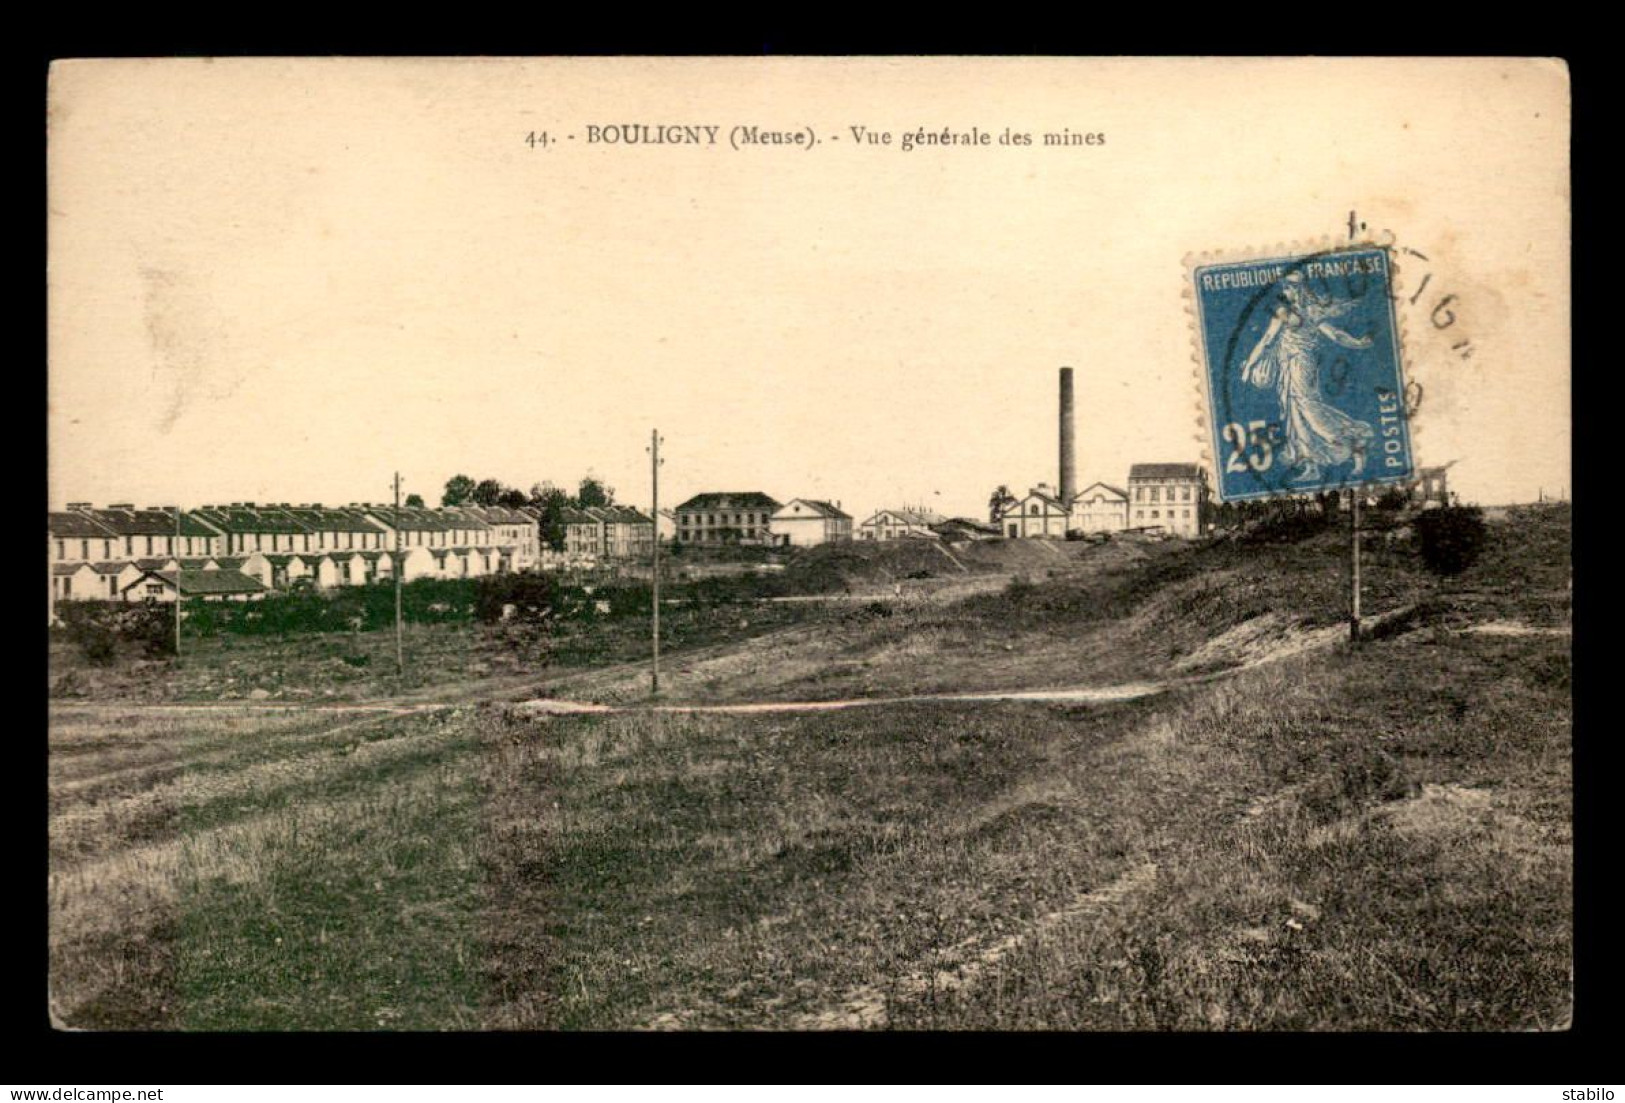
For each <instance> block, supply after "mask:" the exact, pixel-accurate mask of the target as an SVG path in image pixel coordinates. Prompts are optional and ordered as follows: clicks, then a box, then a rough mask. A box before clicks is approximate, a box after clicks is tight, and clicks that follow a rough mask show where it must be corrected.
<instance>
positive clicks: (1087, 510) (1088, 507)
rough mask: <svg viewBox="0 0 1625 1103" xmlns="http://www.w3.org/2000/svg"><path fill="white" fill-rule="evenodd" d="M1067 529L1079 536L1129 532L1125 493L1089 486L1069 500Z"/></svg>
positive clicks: (1103, 486)
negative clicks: (1069, 509)
mask: <svg viewBox="0 0 1625 1103" xmlns="http://www.w3.org/2000/svg"><path fill="white" fill-rule="evenodd" d="M1071 514H1072V515H1071V520H1070V521H1069V522H1068V528H1072V529H1077V530H1078V531H1079V532H1121V531H1123V530H1124V529H1126V528H1128V491H1126V490H1123V489H1122V488H1120V487H1115V486H1112V485H1111V484H1110V483H1091V484H1090V485H1088V486H1086V487H1084V488H1083V489H1082V490H1080V491H1079V492H1078V495H1077V497H1075V498H1073V499H1072V510H1071Z"/></svg>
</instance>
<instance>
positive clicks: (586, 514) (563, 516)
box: [559, 506, 603, 525]
mask: <svg viewBox="0 0 1625 1103" xmlns="http://www.w3.org/2000/svg"><path fill="white" fill-rule="evenodd" d="M559 519H560V520H561V521H563V522H564V523H565V524H567V525H596V524H599V523H600V522H601V521H602V520H603V518H601V517H599V516H598V515H597V514H596V513H593V512H592V511H591V510H586V509H576V508H575V507H574V506H565V507H564V508H563V509H562V510H560V511H559Z"/></svg>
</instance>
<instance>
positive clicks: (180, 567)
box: [171, 505, 186, 663]
mask: <svg viewBox="0 0 1625 1103" xmlns="http://www.w3.org/2000/svg"><path fill="white" fill-rule="evenodd" d="M171 558H172V559H174V560H175V661H176V662H177V663H178V662H180V661H181V575H182V574H183V573H184V572H185V571H186V564H185V563H182V562H181V507H180V506H179V505H176V506H175V554H174V555H173V556H171Z"/></svg>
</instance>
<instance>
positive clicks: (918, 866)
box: [51, 507, 1572, 1030]
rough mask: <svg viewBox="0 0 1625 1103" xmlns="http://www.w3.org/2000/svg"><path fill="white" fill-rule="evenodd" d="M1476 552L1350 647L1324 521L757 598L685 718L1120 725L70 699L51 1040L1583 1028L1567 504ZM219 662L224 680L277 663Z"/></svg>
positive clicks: (513, 686) (57, 806)
mask: <svg viewBox="0 0 1625 1103" xmlns="http://www.w3.org/2000/svg"><path fill="white" fill-rule="evenodd" d="M1255 535H1256V534H1255ZM1488 537H1489V538H1488V541H1487V543H1486V545H1485V547H1484V549H1483V554H1482V555H1481V556H1480V558H1479V560H1478V561H1477V562H1476V563H1475V564H1473V565H1472V566H1470V567H1468V568H1466V569H1465V570H1464V571H1463V572H1461V574H1460V575H1458V576H1455V577H1452V578H1446V579H1439V578H1436V577H1435V576H1433V575H1432V574H1430V573H1429V572H1428V571H1427V570H1426V569H1425V568H1424V567H1423V566H1422V564H1421V563H1420V562H1419V560H1418V558H1417V554H1416V552H1415V550H1414V544H1413V543H1412V541H1411V539H1410V538H1409V537H1408V535H1405V534H1402V533H1396V535H1395V537H1394V539H1392V540H1388V539H1385V538H1383V537H1380V536H1379V537H1375V538H1373V540H1372V542H1371V544H1370V546H1369V552H1368V558H1367V567H1368V583H1369V585H1368V588H1367V591H1366V597H1367V607H1368V609H1370V610H1371V611H1372V612H1374V613H1383V612H1397V613H1398V614H1399V615H1396V616H1393V617H1390V618H1388V619H1387V620H1385V621H1381V622H1380V626H1379V630H1378V631H1376V632H1374V636H1375V637H1376V638H1374V639H1372V640H1370V641H1368V642H1366V643H1364V644H1362V645H1360V646H1358V647H1353V648H1351V647H1349V646H1348V645H1347V644H1346V643H1345V642H1344V641H1343V638H1342V634H1341V629H1340V626H1339V623H1338V621H1339V618H1340V616H1341V615H1342V606H1341V604H1340V600H1341V596H1342V594H1343V593H1344V588H1345V587H1346V579H1344V578H1343V576H1342V574H1341V572H1340V570H1339V567H1340V565H1341V558H1340V550H1341V549H1342V548H1343V542H1344V541H1346V533H1345V534H1344V535H1343V536H1339V534H1338V532H1337V531H1336V529H1335V528H1329V529H1326V530H1324V531H1320V532H1310V533H1308V534H1306V535H1303V536H1302V537H1301V538H1300V539H1296V540H1290V539H1281V540H1277V539H1274V538H1268V539H1266V538H1264V537H1262V536H1260V537H1259V538H1258V539H1256V540H1253V539H1251V538H1250V537H1247V536H1246V535H1245V534H1244V535H1242V536H1238V537H1237V538H1236V539H1234V540H1226V541H1219V542H1215V543H1213V544H1210V545H1204V546H1184V545H1177V544H1165V545H1152V546H1148V547H1146V548H1143V549H1140V550H1139V551H1136V552H1134V553H1133V554H1129V553H1128V552H1127V551H1126V550H1125V549H1124V548H1121V547H1114V546H1106V547H1102V548H1077V549H1076V552H1075V556H1074V557H1073V558H1071V559H1068V560H1066V561H1063V560H1061V559H1058V558H1056V559H1054V562H1055V563H1056V565H1057V567H1056V571H1057V573H1056V574H1055V576H1054V577H1050V576H1049V575H1048V574H1047V573H1046V572H1042V571H1038V570H1031V571H1028V572H1027V575H1028V578H1027V580H1026V581H1018V582H1014V583H1005V582H1003V581H997V580H996V586H995V588H993V589H992V590H988V591H987V592H983V593H981V594H978V595H974V596H971V597H968V598H956V597H954V596H953V595H952V594H951V593H945V594H942V595H939V596H941V597H942V598H943V600H936V599H935V597H933V599H932V600H921V601H919V602H911V601H909V600H903V601H901V602H892V603H889V604H882V605H879V606H878V608H880V609H884V610H886V612H887V614H888V615H880V614H879V613H878V612H876V611H874V610H873V609H871V608H869V607H868V606H867V605H866V604H864V603H861V602H860V603H850V604H848V605H844V606H839V607H835V608H831V609H827V610H826V609H821V608H820V609H819V610H818V611H817V612H816V615H815V614H814V613H812V612H809V611H807V609H806V607H803V606H791V607H786V608H794V609H797V610H800V612H798V613H797V614H796V615H797V616H806V617H809V618H810V619H806V620H803V621H794V622H786V626H785V627H782V628H779V629H775V630H774V631H773V632H772V633H768V634H757V633H756V627H755V625H754V624H752V626H751V627H750V628H746V629H739V628H738V627H737V626H738V623H739V619H738V618H740V608H741V607H740V606H737V605H734V606H729V610H730V617H732V618H736V619H733V620H732V624H733V625H734V630H736V631H740V632H741V633H743V634H747V635H746V637H745V638H741V639H737V640H734V641H729V640H726V639H716V638H710V639H708V640H707V647H706V649H705V650H703V651H697V650H694V649H685V648H682V647H679V648H677V649H676V650H675V651H674V652H673V656H672V661H673V672H672V673H673V681H674V685H673V694H674V696H675V697H678V698H688V699H707V700H717V701H727V700H742V699H752V700H755V699H761V698H762V697H763V696H764V695H765V696H767V697H775V696H777V697H780V698H782V699H790V698H796V697H800V698H802V699H805V698H806V697H807V696H808V694H807V693H806V692H805V691H807V690H809V689H812V690H821V691H822V692H821V693H820V694H819V695H821V696H826V697H827V696H835V695H838V694H840V693H848V692H852V691H854V690H861V689H863V688H864V687H865V686H874V687H876V688H877V691H881V692H899V691H901V692H909V691H914V690H919V689H930V688H934V687H937V686H939V685H940V684H941V683H942V681H943V679H944V678H945V677H951V678H953V679H957V683H953V682H950V684H957V687H958V688H962V689H976V688H981V687H980V686H979V685H975V684H972V683H971V682H970V681H969V679H970V677H971V672H972V671H977V670H986V671H987V672H988V677H989V678H990V679H992V680H993V681H994V682H995V683H996V684H998V685H1001V686H1005V687H1016V686H1020V685H1027V686H1040V685H1058V684H1073V685H1080V684H1090V683H1100V682H1105V681H1110V680H1119V679H1127V678H1139V679H1171V685H1170V688H1169V689H1168V690H1167V691H1166V692H1164V693H1161V694H1159V695H1155V696H1150V697H1145V698H1141V699H1139V700H1136V701H1130V702H1123V703H1118V704H1111V705H1077V704H1042V703H1031V702H1002V703H965V702H912V703H899V704H890V705H878V706H870V707H865V708H859V709H852V710H846V711H838V712H821V713H803V712H763V713H754V714H707V713H652V712H647V711H635V712H626V713H614V714H604V715H590V714H589V715H558V716H546V715H541V714H538V713H535V712H533V711H530V710H527V709H525V708H523V707H517V706H514V705H512V704H503V703H501V702H502V701H503V700H509V701H511V700H514V699H520V698H526V697H529V696H533V695H535V694H536V693H538V692H541V693H548V694H552V695H555V696H559V697H576V698H588V697H592V698H598V699H604V700H616V699H622V700H629V699H632V695H633V693H634V689H633V688H630V687H635V686H636V685H638V684H639V682H638V677H639V676H638V675H637V674H636V672H626V673H622V672H618V671H617V670H615V669H613V668H608V669H606V668H605V667H604V666H603V664H602V663H601V662H596V661H586V662H583V663H581V664H578V665H576V666H568V665H564V664H559V665H558V666H557V667H556V668H546V669H544V671H543V673H542V674H541V675H537V674H535V673H534V672H532V673H531V674H530V675H529V676H528V677H529V679H530V680H529V681H528V682H526V681H524V680H523V678H524V675H523V672H514V673H513V674H512V675H511V676H510V675H509V674H508V673H507V672H504V671H501V670H497V669H489V670H487V671H486V672H485V673H483V674H482V675H478V676H473V675H468V674H462V673H461V672H460V670H459V671H452V672H449V673H451V677H450V678H448V680H447V682H446V683H443V684H440V685H435V684H432V683H425V684H424V687H423V689H422V690H421V691H420V692H419V693H417V694H416V695H407V696H395V697H393V698H392V699H391V702H392V703H391V704H389V706H388V707H387V708H386V707H385V706H384V704H383V703H378V704H375V705H372V706H370V707H369V706H365V705H361V704H352V705H349V706H345V707H344V708H342V709H336V710H335V711H331V712H317V711H313V710H310V709H308V708H290V709H287V710H282V711H262V712H250V711H246V710H243V709H240V708H230V709H225V710H220V709H215V710H212V711H200V710H199V709H196V708H194V709H190V710H188V709H171V710H159V709H146V708H142V707H139V706H133V705H130V706H120V705H119V704H117V703H95V702H94V701H85V702H60V703H59V704H58V705H57V707H56V708H55V709H54V711H53V730H52V758H51V785H52V806H51V808H52V833H51V842H52V883H51V903H52V946H51V954H52V993H53V1004H54V1009H55V1013H56V1014H57V1015H58V1016H59V1017H60V1018H61V1019H62V1020H63V1021H65V1022H67V1023H70V1024H72V1025H75V1026H84V1027H92V1028H97V1027H99V1028H166V1027H168V1028H181V1029H320V1028H340V1029H367V1030H370V1029H467V1028H560V1029H578V1028H636V1027H654V1028H660V1027H676V1028H733V1027H777V1028H788V1029H802V1028H818V1027H892V1028H904V1029H915V1028H945V1029H960V1028H992V1029H1005V1028H1017V1029H1027V1028H1062V1029H1074V1028H1081V1029H1097V1028H1098V1029H1113V1030H1116V1029H1169V1028H1172V1029H1215V1028H1222V1029H1329V1030H1351V1029H1373V1030H1413V1029H1463V1030H1482V1029H1520V1028H1536V1029H1550V1028H1553V1027H1556V1026H1560V1025H1562V1024H1563V1023H1564V1022H1565V1021H1566V1016H1567V1014H1568V1007H1569V985H1570V971H1569V970H1570V956H1571V946H1570V930H1571V898H1572V891H1571V863H1570V856H1571V853H1572V839H1571V829H1570V755H1569V739H1570V733H1569V725H1570V660H1569V639H1568V637H1567V635H1566V634H1565V633H1564V627H1565V626H1566V624H1567V622H1568V613H1569V594H1568V514H1567V510H1566V508H1564V507H1553V508H1546V509H1538V510H1537V509H1529V510H1520V511H1513V512H1512V513H1510V514H1509V515H1508V516H1507V517H1506V518H1504V519H1498V520H1495V521H1492V522H1491V523H1490V524H1489V528H1488ZM1043 554H1045V555H1049V554H1050V553H1047V552H1046V553H1043ZM1052 558H1053V557H1052ZM882 565H885V564H884V563H883V564H882ZM871 566H872V565H871ZM866 569H867V568H866ZM888 569H889V568H888ZM956 573H958V572H956ZM968 581H975V579H974V578H968ZM923 589H925V588H924V587H923V586H922V590H923ZM983 589H984V590H986V588H985V587H984V588H983ZM745 608H749V610H750V611H749V612H748V613H747V614H745V616H744V618H743V619H749V620H754V618H755V617H756V616H757V615H758V614H759V613H762V612H764V611H769V610H772V609H775V608H779V607H776V606H773V605H757V606H754V607H745ZM787 615H788V614H787ZM635 620H636V618H635V617H632V618H628V619H627V622H628V623H629V624H630V623H632V622H633V621H635ZM617 622H618V621H617V618H613V617H611V618H608V619H605V620H603V621H600V622H597V624H596V627H597V629H598V630H600V631H601V632H604V634H608V635H611V636H613V631H612V630H609V629H610V626H612V625H613V624H615V623H617ZM717 623H718V625H719V626H720V625H721V624H723V623H725V622H723V621H720V620H719V621H718V622H717ZM505 628H506V626H494V627H492V628H480V627H478V626H474V625H468V626H463V627H453V626H438V627H436V626H421V627H420V628H419V629H418V631H419V633H420V634H421V635H420V637H419V638H418V639H417V641H416V646H419V647H421V648H425V649H427V648H429V647H431V646H435V647H439V646H444V648H445V651H444V655H445V658H446V661H447V662H448V663H450V662H453V661H455V656H456V655H457V654H458V653H459V650H460V648H461V647H463V646H465V645H466V644H467V643H468V642H470V641H471V640H474V639H477V638H484V637H486V636H489V635H491V634H492V633H496V632H499V631H502V630H505ZM718 631H719V632H720V631H721V629H720V627H719V628H718ZM474 633H478V634H480V635H479V636H475V635H472V634H474ZM442 640H443V641H444V643H443V644H442V643H440V642H434V643H431V642H430V641H442ZM239 642H240V643H241V645H242V646H243V647H244V648H245V651H244V652H243V655H244V656H245V658H244V660H243V661H244V663H245V664H246V662H247V658H246V656H248V655H251V654H254V652H253V651H251V650H246V649H249V648H256V649H259V652H258V653H259V654H260V656H261V657H262V658H263V657H264V655H265V654H266V652H267V649H268V648H271V647H275V646H281V644H280V643H277V642H276V641H272V640H261V639H251V640H242V641H239ZM334 642H335V644H336V645H341V646H342V645H343V644H344V642H345V641H344V640H342V638H341V639H339V640H335V641H334ZM1007 645H1008V647H1009V650H1007V649H1006V648H1007ZM289 646H290V647H291V648H293V649H294V650H299V651H300V652H301V653H303V652H305V651H308V650H309V649H310V646H311V643H310V640H309V639H306V640H303V641H299V642H298V643H297V644H295V645H289ZM966 649H970V652H971V656H972V657H971V659H970V660H968V661H967V663H966V665H964V666H963V667H957V668H955V667H952V666H951V664H952V661H953V658H954V656H955V655H957V654H959V653H960V652H962V651H965V650H966ZM978 649H982V650H978ZM273 653H274V654H276V655H277V656H278V661H281V655H282V653H281V652H273ZM292 653H293V652H292V651H290V652H289V654H290V655H291V654H292ZM764 656H765V657H764ZM798 656H799V658H798ZM808 656H811V658H809V657H808ZM1000 656H1003V658H1002V660H1001V661H1002V663H1003V665H1002V666H996V664H995V663H994V660H995V659H998V658H999V657H1000ZM1097 660H1099V661H1098V662H1097ZM1108 660H1109V661H1108ZM374 661H381V660H374ZM860 664H866V665H860ZM945 664H946V665H947V666H948V667H949V668H950V674H949V675H944V673H943V671H944V668H945ZM185 665H186V664H185V662H183V664H182V672H181V673H183V674H184V669H185ZM685 668H686V669H690V670H691V671H692V673H691V674H689V675H686V676H685V675H684V674H683V673H682V671H683V670H684V669H685ZM148 669H149V670H150V672H151V673H150V677H152V678H153V680H161V679H163V678H167V677H171V676H173V672H171V671H170V669H169V668H168V667H167V666H164V665H163V664H161V663H160V664H155V665H154V666H152V667H150V668H148ZM1068 671H1070V673H1071V678H1070V681H1069V682H1064V681H1062V680H1061V679H1062V676H1063V675H1065V674H1066V673H1067V672H1068ZM1103 672H1107V673H1103ZM1216 672H1224V673H1223V674H1222V675H1220V676H1214V675H1215V674H1216ZM546 678H552V679H553V680H552V681H550V682H546V684H543V683H544V680H545V679H546ZM708 678H710V679H714V681H708V680H707V679H708ZM685 679H686V680H685ZM1024 679H1025V680H1024ZM764 689H765V690H766V693H765V694H764V693H763V690H764ZM481 696H483V697H485V698H488V699H490V702H491V703H484V704H480V703H465V704H460V705H457V704H452V703H450V702H452V701H454V700H456V699H462V700H465V701H472V699H473V698H475V697H481ZM414 700H416V701H421V702H423V703H422V704H419V705H414V704H412V701H414Z"/></svg>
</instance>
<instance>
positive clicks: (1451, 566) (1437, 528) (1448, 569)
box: [1411, 506, 1489, 577]
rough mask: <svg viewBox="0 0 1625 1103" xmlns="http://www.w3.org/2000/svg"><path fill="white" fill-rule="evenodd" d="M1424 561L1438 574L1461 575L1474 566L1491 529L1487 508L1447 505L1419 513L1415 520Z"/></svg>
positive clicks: (1418, 546)
mask: <svg viewBox="0 0 1625 1103" xmlns="http://www.w3.org/2000/svg"><path fill="white" fill-rule="evenodd" d="M1411 524H1412V531H1414V532H1415V534H1416V548H1417V551H1418V552H1420V553H1421V556H1422V562H1423V563H1424V564H1425V565H1426V566H1427V569H1428V570H1430V571H1432V572H1433V573H1434V574H1438V575H1444V576H1446V577H1449V576H1451V575H1458V574H1460V573H1461V572H1462V571H1465V570H1466V569H1467V568H1468V567H1471V566H1472V565H1473V564H1474V563H1475V562H1476V561H1477V560H1478V555H1479V552H1481V551H1483V550H1484V543H1485V541H1486V540H1487V539H1488V538H1489V532H1488V530H1486V529H1485V527H1484V511H1483V510H1481V509H1479V508H1478V507H1477V506H1443V507H1441V508H1439V509H1430V510H1427V511H1425V512H1423V513H1420V514H1418V515H1417V517H1416V520H1415V521H1413V522H1411Z"/></svg>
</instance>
